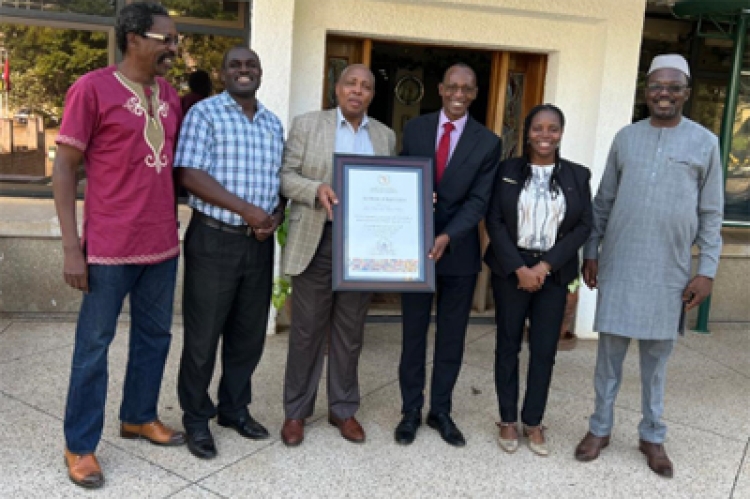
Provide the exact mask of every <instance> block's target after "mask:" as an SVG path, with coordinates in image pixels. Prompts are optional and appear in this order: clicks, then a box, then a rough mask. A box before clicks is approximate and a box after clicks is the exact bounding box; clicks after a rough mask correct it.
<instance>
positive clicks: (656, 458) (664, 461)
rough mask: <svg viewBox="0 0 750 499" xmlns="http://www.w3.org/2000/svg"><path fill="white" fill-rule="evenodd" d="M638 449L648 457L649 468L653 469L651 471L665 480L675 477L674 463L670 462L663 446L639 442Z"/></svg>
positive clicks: (643, 441)
mask: <svg viewBox="0 0 750 499" xmlns="http://www.w3.org/2000/svg"><path fill="white" fill-rule="evenodd" d="M638 449H639V450H640V451H641V452H643V453H644V454H645V455H646V458H647V459H648V467H649V468H651V471H653V472H654V473H656V474H657V475H659V476H663V477H664V478H672V477H673V476H674V468H673V467H672V461H670V460H669V456H667V451H666V449H664V445H663V444H655V443H652V442H646V441H645V440H639V441H638Z"/></svg>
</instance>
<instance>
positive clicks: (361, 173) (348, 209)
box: [333, 154, 435, 292]
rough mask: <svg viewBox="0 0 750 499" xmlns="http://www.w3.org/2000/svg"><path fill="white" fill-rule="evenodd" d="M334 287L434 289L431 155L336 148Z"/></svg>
mask: <svg viewBox="0 0 750 499" xmlns="http://www.w3.org/2000/svg"><path fill="white" fill-rule="evenodd" d="M333 190H334V191H335V192H336V195H337V196H338V199H339V204H338V205H336V206H335V207H334V210H333V290H334V291H378V292H434V291H435V262H433V261H432V260H430V259H429V258H428V257H427V253H428V252H429V250H430V249H431V248H432V246H433V243H434V237H435V234H434V230H433V217H432V158H418V157H399V156H395V157H391V156H360V155H352V154H335V155H334V158H333Z"/></svg>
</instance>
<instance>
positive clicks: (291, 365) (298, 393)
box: [284, 224, 370, 419]
mask: <svg viewBox="0 0 750 499" xmlns="http://www.w3.org/2000/svg"><path fill="white" fill-rule="evenodd" d="M331 232H332V231H331V226H330V224H326V228H325V230H324V232H323V237H322V238H321V241H320V244H319V246H318V250H317V251H316V253H315V256H313V259H312V261H311V262H310V265H309V266H308V267H307V268H306V269H305V271H304V272H302V273H301V274H300V275H298V276H294V277H292V290H293V291H292V324H291V328H290V331H289V352H288V357H287V362H286V374H285V376H284V413H285V415H286V417H287V418H290V419H305V418H309V417H310V416H312V414H313V411H314V409H315V398H316V396H317V393H318V384H319V382H320V376H321V374H322V372H323V361H324V357H325V350H326V344H328V345H329V346H328V376H327V390H328V407H329V412H330V413H331V414H333V415H334V416H336V417H338V418H341V419H346V418H350V417H352V416H354V414H355V413H356V412H357V409H359V400H360V396H359V380H358V373H357V370H358V367H359V354H360V352H361V350H362V340H363V334H364V326H365V318H366V317H367V308H368V306H369V304H370V293H359V292H336V293H334V292H333V291H332V290H331V269H332V266H331V253H332V243H331Z"/></svg>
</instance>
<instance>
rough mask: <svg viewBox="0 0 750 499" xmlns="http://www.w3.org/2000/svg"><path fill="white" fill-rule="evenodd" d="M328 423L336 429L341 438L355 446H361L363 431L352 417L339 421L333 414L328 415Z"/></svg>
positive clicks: (363, 436) (363, 439)
mask: <svg viewBox="0 0 750 499" xmlns="http://www.w3.org/2000/svg"><path fill="white" fill-rule="evenodd" d="M328 422H329V423H331V424H332V425H333V426H336V427H338V429H339V431H340V432H341V436H342V437H344V438H345V439H347V440H348V441H350V442H354V443H355V444H361V443H363V442H364V441H365V430H364V429H363V428H362V425H360V424H359V421H357V419H356V418H355V417H354V416H352V417H350V418H346V419H339V418H337V417H336V416H334V415H333V414H329V415H328Z"/></svg>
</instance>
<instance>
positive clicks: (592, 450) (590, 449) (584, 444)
mask: <svg viewBox="0 0 750 499" xmlns="http://www.w3.org/2000/svg"><path fill="white" fill-rule="evenodd" d="M608 445H609V435H607V436H606V437H597V436H596V435H594V434H593V433H591V432H588V433H586V436H585V437H583V440H581V442H580V443H579V444H578V447H576V453H575V456H576V459H578V460H579V461H583V462H588V461H593V460H594V459H596V458H597V457H599V452H601V450H602V449H603V448H605V447H606V446H608Z"/></svg>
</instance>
